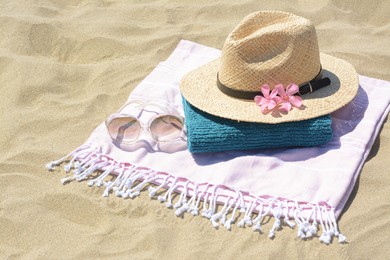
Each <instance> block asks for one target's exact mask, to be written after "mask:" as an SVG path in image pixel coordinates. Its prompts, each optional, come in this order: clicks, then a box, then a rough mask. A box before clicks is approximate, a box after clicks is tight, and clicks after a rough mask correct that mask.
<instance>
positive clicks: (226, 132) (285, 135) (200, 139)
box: [183, 98, 332, 153]
mask: <svg viewBox="0 0 390 260" xmlns="http://www.w3.org/2000/svg"><path fill="white" fill-rule="evenodd" d="M183 106H184V115H185V124H186V128H187V140H188V150H189V151H190V152H192V153H203V152H223V151H233V150H253V149H267V148H277V147H279V148H280V147H294V146H318V145H322V144H325V143H327V142H328V141H330V140H331V139H332V119H331V117H330V115H325V116H321V117H318V118H313V119H308V120H304V121H298V122H287V123H280V124H263V123H249V122H238V121H235V120H230V119H226V118H221V117H217V116H213V115H210V114H208V113H205V112H203V111H201V110H199V109H197V108H196V107H194V106H192V105H191V104H189V103H188V102H187V101H186V100H185V99H184V98H183ZM259 113H261V112H260V109H259Z"/></svg>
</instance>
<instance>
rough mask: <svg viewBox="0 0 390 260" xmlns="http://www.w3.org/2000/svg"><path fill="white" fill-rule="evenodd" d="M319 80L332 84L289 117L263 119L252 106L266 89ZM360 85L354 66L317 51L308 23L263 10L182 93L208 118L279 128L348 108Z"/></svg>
mask: <svg viewBox="0 0 390 260" xmlns="http://www.w3.org/2000/svg"><path fill="white" fill-rule="evenodd" d="M321 68H322V70H321ZM320 72H321V73H320ZM321 77H322V78H329V79H330V84H329V85H327V86H325V87H322V88H321V89H318V90H315V91H314V92H311V93H308V94H304V95H302V96H301V97H302V104H303V105H302V106H301V107H300V108H293V109H292V110H291V111H289V112H288V113H287V114H278V113H276V114H275V113H264V114H263V113H262V112H261V110H260V108H259V106H258V105H256V103H255V101H254V98H253V97H254V96H255V95H257V94H260V93H261V92H260V90H261V87H262V86H263V85H264V84H268V85H269V88H270V90H272V89H273V88H274V87H275V85H277V84H280V83H281V84H283V86H284V87H286V86H287V85H288V84H290V83H295V84H297V85H306V86H305V87H306V88H308V87H310V88H311V85H308V84H307V82H310V81H312V80H317V79H318V78H321ZM221 86H222V88H221ZM358 86H359V82H358V75H357V73H356V71H355V69H354V68H353V66H352V65H351V64H349V63H348V62H346V61H344V60H341V59H338V58H335V57H332V56H330V55H327V54H324V53H320V52H319V50H318V42H317V35H316V32H315V28H314V25H313V24H312V23H311V22H310V21H309V20H308V19H305V18H303V17H300V16H296V15H294V14H291V13H286V12H280V11H262V12H255V13H252V14H250V15H248V16H247V17H245V18H244V19H243V20H242V21H241V22H240V24H239V25H238V26H237V27H236V28H235V29H234V30H233V31H232V32H231V33H230V34H229V36H228V37H227V39H226V41H225V44H224V46H223V49H222V55H221V57H220V58H218V59H216V60H213V61H211V62H210V63H207V64H206V65H203V66H201V67H199V68H198V69H196V70H194V71H191V72H190V73H188V74H186V75H185V76H184V77H183V79H182V80H181V82H180V91H181V93H182V95H183V97H184V98H185V99H186V100H187V101H188V102H189V103H190V104H191V105H193V106H195V107H197V108H198V109H200V110H202V111H205V112H207V113H209V114H212V115H215V116H219V117H223V118H228V119H233V120H238V121H246V122H259V123H270V124H276V123H282V122H290V121H300V120H305V119H310V118H315V117H319V116H321V115H326V114H329V113H331V112H333V111H335V110H337V109H339V108H341V107H342V106H344V105H346V104H347V103H349V102H350V101H351V100H352V99H353V98H354V97H355V95H356V94H357V90H358ZM237 93H238V94H237ZM248 93H249V98H248V97H247V95H245V94H248ZM256 93H257V94H256ZM236 94H237V95H236ZM241 94H243V95H242V96H241ZM251 94H254V95H251Z"/></svg>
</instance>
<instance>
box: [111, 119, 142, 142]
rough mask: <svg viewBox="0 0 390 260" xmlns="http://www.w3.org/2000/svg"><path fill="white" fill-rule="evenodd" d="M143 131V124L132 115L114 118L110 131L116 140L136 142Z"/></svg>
mask: <svg viewBox="0 0 390 260" xmlns="http://www.w3.org/2000/svg"><path fill="white" fill-rule="evenodd" d="M140 131H141V125H140V123H139V122H138V120H137V119H135V118H131V117H121V118H115V119H113V120H112V121H111V122H110V124H109V126H108V132H109V133H110V136H111V138H112V139H113V140H115V141H116V142H119V143H120V142H134V141H136V140H137V138H138V136H139V133H140Z"/></svg>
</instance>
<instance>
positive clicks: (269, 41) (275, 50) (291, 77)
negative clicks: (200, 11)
mask: <svg viewBox="0 0 390 260" xmlns="http://www.w3.org/2000/svg"><path fill="white" fill-rule="evenodd" d="M219 66H220V67H219V72H218V73H219V80H220V81H221V82H222V83H223V84H224V85H226V86H228V87H229V88H232V89H235V90H240V91H259V90H260V88H261V86H262V85H263V84H269V86H270V88H271V89H272V88H273V87H274V86H275V85H276V84H279V83H282V84H284V85H287V84H289V83H296V84H298V85H299V84H302V83H304V82H307V81H310V80H312V79H313V78H314V77H315V76H316V75H317V74H318V73H319V71H320V68H321V64H320V54H319V50H318V42H317V35H316V32H315V28H314V25H313V24H312V23H311V22H310V21H309V20H308V19H305V18H303V17H300V16H296V15H294V14H291V13H286V12H279V11H264V12H256V13H252V14H250V15H248V16H247V17H245V18H244V19H243V20H242V21H241V23H240V24H239V25H238V26H237V27H236V28H235V29H234V30H233V31H232V32H231V33H230V34H229V36H228V37H227V39H226V41H225V44H224V46H223V49H222V56H221V62H220V65H219Z"/></svg>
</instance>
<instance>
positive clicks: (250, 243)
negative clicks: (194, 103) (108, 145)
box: [0, 0, 390, 259]
mask: <svg viewBox="0 0 390 260" xmlns="http://www.w3.org/2000/svg"><path fill="white" fill-rule="evenodd" d="M269 9H276V10H285V11H290V12H293V13H296V14H299V15H302V16H304V17H307V18H309V19H311V20H312V21H313V23H314V24H315V26H316V29H317V34H318V39H319V45H320V49H321V51H322V52H325V53H328V54H331V55H334V56H336V57H340V58H343V59H345V60H347V61H349V62H350V63H352V64H353V65H354V66H355V68H356V69H357V71H358V73H359V74H361V75H365V76H369V77H375V78H380V79H384V80H390V47H389V43H390V21H389V15H390V1H387V0H383V1H373V0H371V1H343V0H339V1H329V0H321V1H305V0H296V1H285V0H279V1H222V0H218V1H103V0H98V1H92V0H90V1H88V0H84V1H83V0H47V1H44V0H42V1H32V0H31V1H0V97H1V102H0V129H1V132H0V133H1V134H0V147H1V152H0V258H1V259H91V258H93V259H96V258H98V259H100V258H113V259H285V258H291V259H314V258H316V259H389V257H390V247H389V245H390V188H389V187H390V174H389V169H390V160H389V153H390V124H389V123H388V120H386V122H385V124H384V126H383V128H382V130H381V132H380V136H379V137H378V138H377V139H376V142H375V144H374V147H373V149H372V151H371V153H370V156H369V157H368V159H367V161H366V163H365V165H364V167H363V170H362V172H361V175H360V178H359V180H358V182H357V184H356V187H355V190H354V192H353V194H352V195H351V198H350V200H349V202H348V204H347V206H346V209H345V212H344V213H343V214H342V215H341V217H340V219H339V227H340V229H341V231H342V232H343V233H344V234H345V235H346V236H347V238H348V243H347V244H343V245H340V244H338V243H337V241H334V242H333V244H331V245H329V246H326V245H324V244H321V243H320V242H319V240H318V239H313V240H309V241H302V240H301V239H299V238H297V237H296V230H291V229H289V228H286V227H284V228H283V230H282V231H280V232H278V234H277V237H276V238H275V239H274V240H270V239H269V238H268V236H267V234H263V235H259V234H258V233H254V232H252V230H251V229H250V228H245V229H241V228H238V227H237V226H233V228H232V230H231V231H230V232H229V231H227V230H225V229H219V230H215V229H213V228H212V226H211V224H210V221H209V220H207V219H205V218H201V217H193V216H191V215H189V214H187V215H185V216H184V217H183V218H177V217H176V216H175V214H174V212H173V211H172V210H170V209H167V208H166V207H164V206H162V205H161V204H160V203H158V202H157V201H151V200H150V199H149V197H148V195H147V193H144V194H142V195H141V196H140V197H139V198H137V199H134V200H123V199H118V198H116V197H115V196H110V197H108V198H103V197H102V196H101V195H102V192H103V190H102V189H99V188H96V187H94V188H89V187H88V186H87V184H86V182H81V183H76V182H74V183H71V184H69V185H61V183H60V179H61V178H63V177H64V176H65V172H64V170H63V167H59V168H58V169H56V170H55V171H54V172H48V171H46V170H45V164H46V163H47V162H49V161H51V160H54V159H58V158H60V157H62V156H63V155H65V154H67V153H68V152H70V151H72V150H73V149H74V148H76V147H77V146H79V145H80V144H81V143H83V142H84V141H85V140H86V138H87V137H88V136H89V134H90V133H91V132H92V130H93V129H94V128H95V127H96V126H97V125H98V124H99V123H100V122H102V121H104V120H105V119H106V117H107V116H108V115H109V114H110V113H112V112H114V111H116V109H117V108H118V107H120V106H121V105H122V104H123V103H124V102H125V100H126V99H127V97H128V95H129V93H130V92H131V91H132V89H133V88H134V87H135V86H136V85H137V84H138V83H139V82H140V81H141V80H142V79H143V78H144V77H145V76H146V75H148V73H150V72H151V71H152V69H153V68H154V67H155V66H156V65H157V64H158V63H159V62H160V61H162V60H165V59H166V58H167V57H168V56H169V54H170V53H171V52H172V50H173V49H174V48H175V47H176V45H177V44H178V42H179V41H180V40H181V39H187V40H191V41H194V42H198V43H200V44H203V45H207V46H211V47H214V48H219V49H220V48H221V47H222V45H223V42H224V40H225V38H226V36H227V35H228V34H229V32H230V31H231V30H232V29H233V28H234V27H235V25H237V24H238V22H239V21H240V20H241V19H242V18H243V17H245V16H246V15H247V14H249V13H251V12H253V11H258V10H269ZM271 226H272V225H266V226H265V227H264V229H266V230H268V229H270V228H271Z"/></svg>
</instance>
